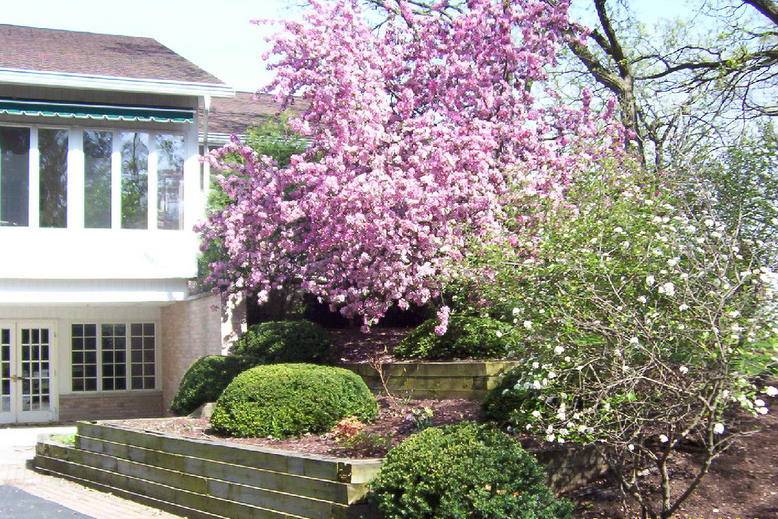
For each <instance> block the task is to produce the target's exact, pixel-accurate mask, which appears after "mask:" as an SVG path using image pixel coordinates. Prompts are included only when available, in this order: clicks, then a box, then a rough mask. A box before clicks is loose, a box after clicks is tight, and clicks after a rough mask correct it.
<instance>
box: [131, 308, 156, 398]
mask: <svg viewBox="0 0 778 519" xmlns="http://www.w3.org/2000/svg"><path fill="white" fill-rule="evenodd" d="M130 334H131V335H130V341H131V343H132V344H133V346H134V347H133V348H132V349H133V355H132V359H131V362H132V375H133V377H132V380H131V383H132V389H154V373H155V366H154V364H155V363H154V351H155V350H154V323H143V324H142V325H141V324H140V323H138V324H135V323H133V324H132V325H131V326H130ZM138 350H140V351H138ZM141 352H142V353H143V355H142V356H140V355H137V356H136V355H135V353H141ZM141 375H145V376H141Z"/></svg>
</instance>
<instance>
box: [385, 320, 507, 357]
mask: <svg viewBox="0 0 778 519" xmlns="http://www.w3.org/2000/svg"><path fill="white" fill-rule="evenodd" d="M437 325H438V322H437V319H429V320H427V321H424V323H422V324H421V325H420V326H419V327H417V328H416V329H415V330H413V331H412V332H411V333H410V334H408V336H407V337H405V338H404V339H403V340H402V341H401V342H400V344H398V345H397V348H395V350H394V354H395V355H396V356H397V357H399V358H417V359H430V360H441V359H455V358H472V359H488V358H492V359H496V358H506V357H513V356H515V355H516V353H517V350H518V349H519V347H520V345H521V340H520V336H519V334H518V333H517V332H516V329H515V326H514V325H511V324H508V323H504V322H502V321H498V320H496V319H492V318H490V317H473V316H467V315H452V316H451V318H450V319H449V322H448V330H447V331H446V333H445V334H444V335H442V336H440V335H438V334H436V333H435V327H436V326H437Z"/></svg>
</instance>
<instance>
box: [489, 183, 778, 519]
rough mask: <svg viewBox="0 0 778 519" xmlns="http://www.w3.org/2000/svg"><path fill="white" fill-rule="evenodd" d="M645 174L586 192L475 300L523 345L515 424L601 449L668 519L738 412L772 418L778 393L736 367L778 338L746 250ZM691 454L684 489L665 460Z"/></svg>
mask: <svg viewBox="0 0 778 519" xmlns="http://www.w3.org/2000/svg"><path fill="white" fill-rule="evenodd" d="M645 175H647V174H644V173H634V172H629V173H624V172H623V169H622V171H620V172H619V173H609V174H605V175H597V176H596V177H595V176H593V177H595V178H589V179H585V180H582V181H581V182H578V183H577V184H576V185H575V186H573V188H572V191H571V193H570V200H571V201H574V202H575V205H574V206H565V207H557V208H555V209H554V210H552V211H550V212H549V215H548V218H547V219H546V220H545V222H544V223H543V226H544V227H545V230H544V233H543V239H542V242H541V244H540V245H539V247H538V248H536V249H535V251H536V252H535V253H534V254H532V255H531V256H530V257H527V258H525V259H524V260H523V261H510V262H507V263H506V262H502V263H500V262H497V261H495V266H494V271H495V276H494V281H493V282H492V283H491V284H488V285H487V286H486V287H482V289H481V292H480V293H481V296H482V297H483V298H484V299H486V300H489V301H491V302H492V303H493V304H494V305H495V306H496V307H498V308H505V309H509V310H506V313H507V314H509V315H506V316H505V317H508V318H510V319H512V320H513V322H514V323H515V325H516V328H517V329H518V330H521V331H522V332H523V333H524V335H525V339H526V340H525V344H526V348H527V359H526V362H525V363H524V365H523V366H522V367H520V368H518V370H517V371H515V372H514V373H512V375H511V376H512V380H515V381H516V383H515V385H514V386H513V387H511V388H507V389H506V388H503V389H502V395H503V396H504V397H505V398H506V399H508V400H509V401H510V402H512V404H511V405H510V406H507V407H509V409H508V411H507V412H508V414H509V416H507V417H506V418H508V419H509V421H510V422H511V423H512V424H513V425H514V426H515V427H517V428H520V429H522V430H524V431H526V432H529V433H531V434H534V435H537V436H539V437H541V438H542V439H545V440H546V441H548V442H558V443H565V442H577V443H580V444H594V445H597V446H599V447H600V449H601V451H602V453H603V455H604V456H605V457H606V459H607V460H608V462H609V463H610V465H611V467H612V469H613V472H614V474H615V475H616V476H617V477H618V478H619V479H620V483H621V486H622V489H623V491H624V493H625V495H628V496H630V497H631V498H633V499H634V501H635V502H636V503H637V505H638V506H639V507H641V509H642V513H643V514H644V516H651V517H669V516H670V515H672V514H673V513H674V512H675V511H676V510H677V508H678V506H679V505H680V504H681V503H682V502H683V501H684V500H685V499H686V498H687V497H688V496H689V494H691V492H693V491H694V489H695V487H696V486H697V485H698V483H699V481H700V479H701V478H702V477H703V476H704V475H705V473H706V472H707V471H708V468H709V467H710V464H711V462H712V461H713V460H714V459H715V457H716V456H717V455H719V454H720V453H721V452H723V451H724V450H725V449H726V448H727V447H728V446H729V445H730V444H731V442H732V441H733V440H734V439H735V438H736V437H737V434H738V432H739V431H737V430H736V429H735V428H734V427H731V423H730V419H731V417H732V413H730V412H729V411H731V410H732V409H733V408H735V407H738V408H741V409H744V410H746V411H747V412H749V413H753V414H755V415H759V414H765V413H767V407H766V406H765V402H764V401H763V400H762V399H761V398H760V396H761V393H763V392H767V393H768V394H775V391H776V390H775V389H774V388H767V387H764V385H759V384H755V383H753V382H752V381H751V380H750V379H749V377H748V376H747V375H746V374H745V373H744V372H742V370H740V368H739V367H740V366H741V365H742V364H743V360H744V359H745V358H747V357H749V356H750V355H752V353H753V350H754V348H757V345H758V344H760V341H764V340H766V339H767V338H769V337H770V336H773V335H775V334H776V332H778V330H776V329H775V315H776V304H775V293H774V290H773V289H774V287H775V279H774V275H773V274H772V273H771V272H770V271H769V270H768V269H767V268H764V267H761V266H760V265H758V264H756V263H755V260H754V259H753V257H754V256H753V255H752V254H751V253H750V250H751V249H750V244H749V242H748V241H747V240H742V239H740V237H739V236H738V235H737V233H735V234H732V233H727V232H725V227H724V225H722V224H720V223H719V222H717V221H716V220H715V219H713V218H712V217H709V216H707V215H706V214H705V212H704V211H700V210H699V207H698V208H697V209H696V211H697V213H696V214H689V213H688V211H686V210H685V208H684V207H683V206H681V205H680V203H676V202H675V201H674V197H673V196H672V193H666V192H665V191H664V190H663V188H662V186H661V184H660V183H659V182H657V181H656V180H655V179H653V178H650V177H646V176H645ZM521 245H522V244H519V248H521ZM482 257H483V256H482ZM503 257H505V256H503ZM499 397H500V395H497V398H499ZM492 405H494V409H500V408H501V404H500V403H499V402H496V403H495V402H492ZM505 407H506V406H502V408H505ZM688 442H694V443H696V444H697V445H698V446H699V447H700V448H701V449H702V451H703V452H704V453H705V455H704V456H703V461H702V462H701V464H700V466H699V467H698V472H697V475H696V478H695V479H694V480H693V482H692V483H691V484H690V485H688V486H687V487H686V488H680V489H677V488H673V481H672V480H671V475H670V471H669V470H668V461H669V460H670V459H671V458H672V457H673V455H674V454H675V453H676V450H677V448H678V447H679V446H680V445H681V444H683V443H688ZM647 469H649V470H647ZM652 487H653V489H656V488H659V489H660V490H661V492H659V494H660V495H661V496H662V497H661V500H656V499H655V498H653V497H651V496H653V495H655V494H653V493H652V492H651V491H649V489H650V488H652ZM658 501H661V502H658Z"/></svg>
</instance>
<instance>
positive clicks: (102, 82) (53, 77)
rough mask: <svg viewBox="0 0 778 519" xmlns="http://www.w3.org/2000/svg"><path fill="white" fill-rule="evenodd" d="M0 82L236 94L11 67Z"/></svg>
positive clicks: (217, 87) (213, 86)
mask: <svg viewBox="0 0 778 519" xmlns="http://www.w3.org/2000/svg"><path fill="white" fill-rule="evenodd" d="M0 83H7V84H14V85H36V86H43V87H58V88H78V89H85V90H107V91H115V92H135V93H146V94H162V95H175V96H193V97H205V96H210V97H233V96H234V95H235V89H234V88H232V87H230V86H227V85H224V84H217V83H196V82H187V81H171V80H166V79H145V78H127V77H114V76H98V75H90V74H74V73H69V72H48V71H41V70H24V69H12V68H0Z"/></svg>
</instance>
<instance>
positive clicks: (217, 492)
mask: <svg viewBox="0 0 778 519" xmlns="http://www.w3.org/2000/svg"><path fill="white" fill-rule="evenodd" d="M36 453H37V455H36V457H35V459H34V461H33V465H34V466H35V467H36V468H38V469H40V470H43V471H47V472H51V473H53V474H58V475H61V476H63V477H67V478H69V479H73V480H77V481H79V482H82V483H83V482H85V481H86V482H90V483H89V486H92V487H95V488H98V489H100V490H106V491H109V492H114V491H115V489H118V490H120V491H121V492H122V494H123V495H125V497H128V498H130V499H135V497H133V496H141V498H144V499H146V500H150V501H151V503H150V504H151V505H152V506H157V507H159V508H163V509H168V510H171V511H173V512H174V513H179V514H182V515H186V516H187V517H197V518H200V517H202V518H204V519H213V518H218V517H227V518H230V519H233V518H234V519H243V518H257V519H281V518H284V519H287V518H288V519H357V518H363V517H374V514H370V513H368V512H369V510H368V507H367V505H366V504H365V503H364V502H363V501H364V499H363V497H364V496H365V495H366V493H367V489H368V486H367V483H368V482H369V481H370V480H371V479H372V478H373V477H374V476H375V475H376V474H377V472H378V470H379V469H380V465H381V462H382V460H380V459H373V460H351V459H346V458H333V457H322V456H315V455H304V454H300V453H295V452H289V451H280V450H275V449H265V448H260V447H256V446H242V445H238V446H236V445H235V444H232V445H228V444H225V443H223V442H208V441H204V440H196V439H188V438H182V437H174V436H170V435H167V434H162V433H155V432H149V431H141V430H134V429H129V428H126V427H121V426H119V424H117V423H112V422H81V423H79V424H78V431H77V434H76V437H75V445H73V446H67V445H62V444H59V443H57V442H54V441H52V440H51V439H49V440H42V441H40V442H39V443H38V445H37V447H36ZM313 474H315V475H318V476H319V477H312V476H311V475H313ZM173 509H176V510H177V511H176V510H173ZM192 511H195V512H196V513H193V512H192Z"/></svg>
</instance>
